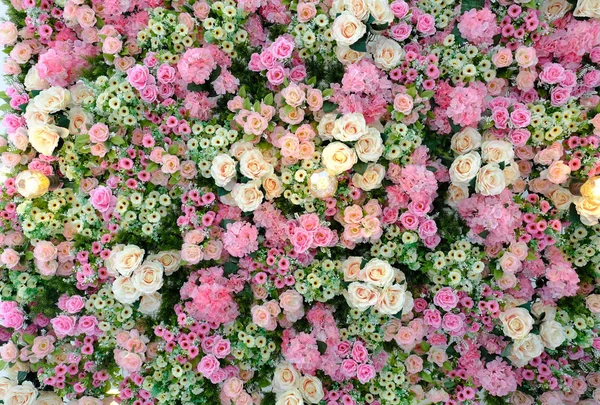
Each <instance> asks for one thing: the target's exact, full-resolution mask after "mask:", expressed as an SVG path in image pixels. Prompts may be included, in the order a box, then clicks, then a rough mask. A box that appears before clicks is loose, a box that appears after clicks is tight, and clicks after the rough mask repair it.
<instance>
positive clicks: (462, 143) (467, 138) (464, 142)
mask: <svg viewBox="0 0 600 405" xmlns="http://www.w3.org/2000/svg"><path fill="white" fill-rule="evenodd" d="M450 145H451V146H450V147H451V148H452V150H453V151H454V152H456V153H458V154H459V155H462V154H465V153H468V152H471V151H472V150H475V149H477V148H479V147H480V146H481V134H480V133H479V132H477V130H476V129H475V128H471V127H466V128H464V129H463V130H462V131H460V132H458V133H456V134H454V135H453V136H452V141H451V143H450Z"/></svg>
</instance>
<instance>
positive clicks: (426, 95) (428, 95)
mask: <svg viewBox="0 0 600 405" xmlns="http://www.w3.org/2000/svg"><path fill="white" fill-rule="evenodd" d="M434 94H435V93H434V91H433V90H426V91H424V92H422V93H421V98H431V97H433V95H434Z"/></svg>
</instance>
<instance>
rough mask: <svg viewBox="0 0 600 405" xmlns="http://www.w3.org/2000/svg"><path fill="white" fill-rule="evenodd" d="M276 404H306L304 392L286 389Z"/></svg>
mask: <svg viewBox="0 0 600 405" xmlns="http://www.w3.org/2000/svg"><path fill="white" fill-rule="evenodd" d="M275 405H304V401H303V400H302V394H301V393H300V391H299V390H297V389H292V390H289V391H286V392H284V393H282V394H281V395H279V397H278V398H277V402H275Z"/></svg>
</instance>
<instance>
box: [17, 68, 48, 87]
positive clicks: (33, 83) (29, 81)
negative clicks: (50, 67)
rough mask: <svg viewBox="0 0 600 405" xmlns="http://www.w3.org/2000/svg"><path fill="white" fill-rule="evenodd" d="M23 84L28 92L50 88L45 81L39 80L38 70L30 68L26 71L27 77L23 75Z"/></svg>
mask: <svg viewBox="0 0 600 405" xmlns="http://www.w3.org/2000/svg"><path fill="white" fill-rule="evenodd" d="M23 84H24V85H25V88H26V89H27V90H29V91H31V90H44V89H47V88H48V87H49V86H50V84H48V82H47V81H46V79H42V78H40V75H39V73H38V70H37V69H36V68H35V67H32V68H30V69H29V70H28V71H27V75H25V80H24V81H23Z"/></svg>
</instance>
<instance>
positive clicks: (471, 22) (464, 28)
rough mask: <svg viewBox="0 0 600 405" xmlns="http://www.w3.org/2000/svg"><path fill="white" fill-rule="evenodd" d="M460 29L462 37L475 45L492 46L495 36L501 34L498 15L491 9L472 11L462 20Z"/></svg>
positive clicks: (463, 16) (464, 15) (459, 25)
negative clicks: (497, 19) (497, 20)
mask: <svg viewBox="0 0 600 405" xmlns="http://www.w3.org/2000/svg"><path fill="white" fill-rule="evenodd" d="M458 29H459V31H460V33H461V35H462V36H463V37H464V38H466V39H467V40H468V41H470V42H472V43H474V44H477V45H479V44H483V45H490V44H492V43H493V41H494V40H493V38H494V36H496V35H498V34H500V27H499V26H498V23H497V22H496V15H495V14H494V13H493V12H492V10H490V9H489V8H483V9H481V10H475V9H472V10H470V11H467V12H466V13H464V14H463V15H462V17H461V18H460V22H459V23H458Z"/></svg>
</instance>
